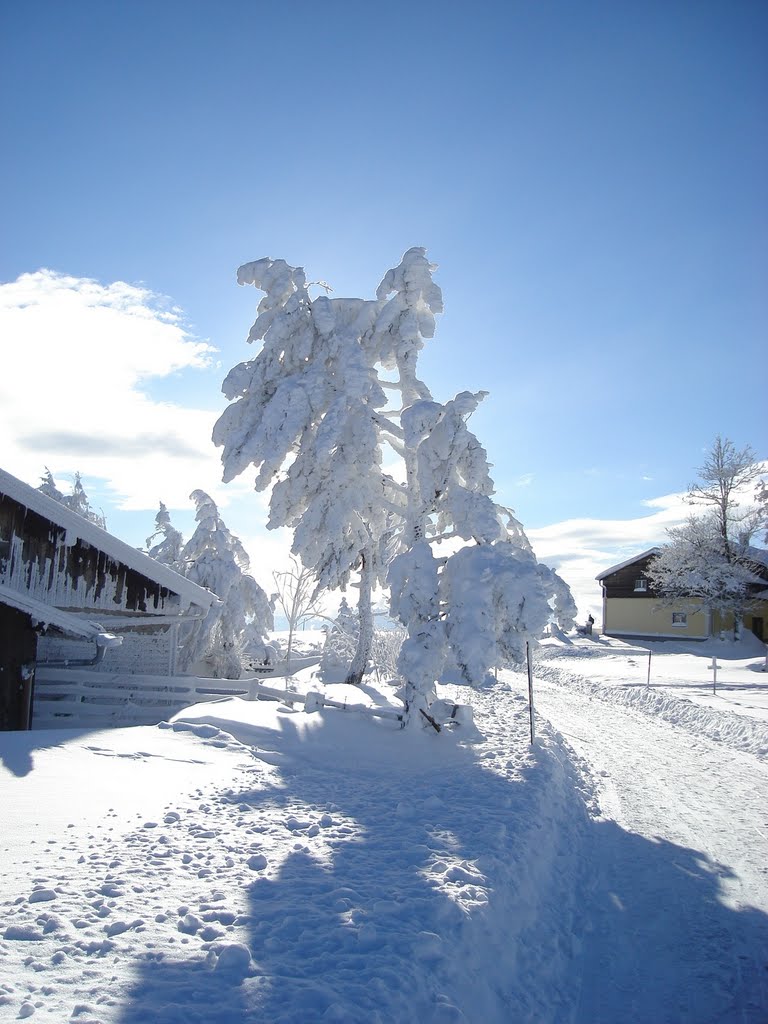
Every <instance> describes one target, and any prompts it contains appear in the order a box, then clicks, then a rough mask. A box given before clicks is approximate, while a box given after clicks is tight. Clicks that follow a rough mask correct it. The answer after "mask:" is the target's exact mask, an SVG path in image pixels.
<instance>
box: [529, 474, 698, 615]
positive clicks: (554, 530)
mask: <svg viewBox="0 0 768 1024" xmlns="http://www.w3.org/2000/svg"><path fill="white" fill-rule="evenodd" d="M643 505H644V506H645V507H646V508H648V509H650V510H651V511H650V512H649V514H647V515H640V516H637V517H636V518H632V519H566V520H564V521H563V522H560V523H553V524H552V525H551V526H543V527H539V528H538V529H531V530H527V531H526V532H527V533H528V536H529V538H530V541H531V543H532V544H533V547H534V550H535V552H536V555H537V557H538V558H539V560H540V561H542V562H546V564H547V565H550V566H552V568H554V569H556V570H557V571H558V572H559V573H560V575H561V576H562V577H563V579H564V580H565V581H566V582H567V583H568V584H569V586H570V587H571V590H572V591H573V595H574V598H575V599H576V603H577V604H578V606H579V611H580V614H581V615H582V616H583V617H586V615H587V613H588V612H590V611H591V612H592V614H593V615H596V616H597V617H598V618H599V617H600V614H601V592H600V585H599V584H598V583H597V582H596V581H595V576H596V575H597V574H598V573H600V572H602V571H603V570H604V569H608V568H609V567H610V566H611V565H615V564H616V563H617V562H622V561H624V559H625V558H630V557H631V556H632V555H634V554H639V553H640V552H641V551H645V550H646V549H647V548H651V547H653V546H654V545H656V544H663V543H664V542H665V541H666V539H667V535H666V531H667V530H668V529H669V528H670V527H672V526H676V525H678V524H679V523H681V522H682V521H683V520H684V519H685V518H686V517H687V516H688V515H689V514H690V511H691V509H690V506H689V505H688V504H687V503H686V502H685V495H684V494H666V495H662V496H660V497H657V498H651V499H648V500H647V501H644V502H643Z"/></svg>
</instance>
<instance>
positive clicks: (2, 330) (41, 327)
mask: <svg viewBox="0 0 768 1024" xmlns="http://www.w3.org/2000/svg"><path fill="white" fill-rule="evenodd" d="M0 337H1V338H2V356H3V372H2V374H0V436H2V437H3V453H2V465H3V468H5V469H7V470H8V471H9V472H11V473H14V474H15V475H16V476H18V477H20V478H21V479H23V480H26V481H28V482H30V483H35V482H36V481H37V480H38V478H39V477H40V475H41V473H42V472H43V467H44V466H45V465H48V466H49V467H50V469H51V471H52V472H53V474H54V476H55V477H56V478H57V479H60V480H67V479H68V478H70V479H71V475H72V474H73V473H74V472H75V470H79V471H80V472H82V473H83V475H84V476H85V477H98V478H100V479H103V480H104V481H106V486H107V488H108V489H109V490H111V491H112V492H113V493H114V496H115V504H116V505H118V506H120V507H121V508H124V509H152V508H156V507H157V502H158V499H160V498H162V500H163V501H165V503H166V504H167V505H169V506H170V507H186V506H188V504H189V502H188V494H189V492H190V490H191V489H192V488H193V487H202V488H203V489H204V490H208V491H210V492H211V494H213V495H215V496H216V498H217V500H219V501H221V502H222V503H223V504H226V502H227V495H226V491H225V490H224V489H223V487H222V485H221V470H220V464H219V458H218V452H217V451H216V449H215V448H214V447H213V445H212V443H211V440H210V437H211V429H212V426H213V423H214V421H215V419H216V416H217V413H216V412H214V411H210V410H204V409H195V408H185V407H182V406H180V405H178V404H176V403H173V402H166V401H159V400H156V399H154V398H152V397H150V396H149V395H148V394H147V393H146V391H145V390H143V388H146V387H147V384H148V383H149V382H151V381H156V382H162V380H163V378H168V377H170V376H171V375H174V374H177V373H179V372H180V371H188V370H194V369H201V368H204V367H206V366H207V365H208V363H209V360H210V358H211V354H212V353H213V352H214V351H215V349H213V348H212V347H211V346H210V345H207V344H206V343H204V342H202V341H199V340H196V339H193V338H191V337H190V336H189V335H188V333H187V332H186V331H185V329H184V326H183V323H182V321H181V319H180V315H179V311H178V309H176V308H169V307H168V306H167V304H165V303H164V302H163V299H162V298H161V297H160V296H157V295H155V294H154V293H152V292H150V291H148V290H147V289H144V288H140V287H136V286H134V285H130V284H126V283H125V282H122V281H117V282H114V283H112V284H108V285H102V284H100V283H99V282H97V281H93V280H89V279H84V278H75V277H68V276H65V275H62V274H58V273H54V272H52V271H49V270H40V271H38V272H36V273H33V274H23V275H22V276H21V277H19V278H18V279H17V280H16V281H13V282H11V283H8V284H3V285H0ZM247 486H250V485H247Z"/></svg>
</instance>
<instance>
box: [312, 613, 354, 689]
mask: <svg viewBox="0 0 768 1024" xmlns="http://www.w3.org/2000/svg"><path fill="white" fill-rule="evenodd" d="M359 634H360V618H359V616H358V614H357V612H356V611H355V610H354V609H353V608H350V606H349V603H348V602H347V599H346V598H345V597H342V599H341V603H340V604H339V610H338V611H337V613H336V615H335V617H334V620H333V622H332V624H331V625H330V626H329V627H328V630H327V632H326V637H325V644H324V645H323V657H322V660H321V661H320V675H321V678H322V679H323V681H324V682H335V681H338V677H339V674H341V678H342V679H344V678H345V677H346V674H347V669H348V668H349V666H350V665H351V663H352V659H353V658H354V656H355V651H356V650H357V642H358V638H359Z"/></svg>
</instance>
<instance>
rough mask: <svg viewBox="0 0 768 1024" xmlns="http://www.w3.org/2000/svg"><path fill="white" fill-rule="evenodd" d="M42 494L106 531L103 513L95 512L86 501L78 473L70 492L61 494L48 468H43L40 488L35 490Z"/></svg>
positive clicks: (86, 497)
mask: <svg viewBox="0 0 768 1024" xmlns="http://www.w3.org/2000/svg"><path fill="white" fill-rule="evenodd" d="M37 489H38V491H41V492H42V493H43V494H46V495H47V496H48V497H49V498H53V499H54V500H55V501H58V502H61V504H62V505H64V506H65V507H66V508H69V509H71V510H72V511H73V512H77V514H78V515H79V516H82V517H83V519H87V520H88V521H89V522H90V523H95V524H96V526H100V527H101V529H102V530H106V528H107V521H106V519H105V517H104V513H103V512H97V511H96V509H95V508H93V506H92V505H91V503H90V501H89V500H88V495H87V494H86V493H85V488H84V487H83V481H82V478H81V476H80V473H78V472H76V473H75V477H74V480H73V483H72V490H71V492H70V493H69V494H63V493H62V492H61V491H60V490H59V488H58V487H57V486H56V482H55V480H54V479H53V474H52V473H51V471H50V469H48V467H47V466H46V467H45V475H44V476H43V477H41V483H40V486H39V487H38V488H37Z"/></svg>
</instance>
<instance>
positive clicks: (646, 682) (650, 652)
mask: <svg viewBox="0 0 768 1024" xmlns="http://www.w3.org/2000/svg"><path fill="white" fill-rule="evenodd" d="M652 653H653V652H652V651H648V678H647V679H646V680H645V687H646V689H648V688H649V687H650V685H651V654H652Z"/></svg>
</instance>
